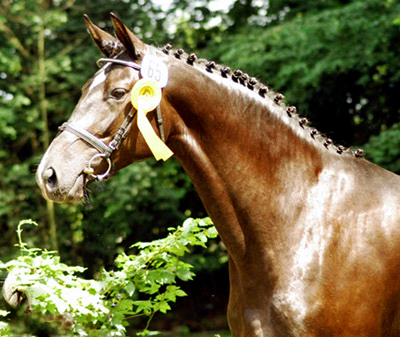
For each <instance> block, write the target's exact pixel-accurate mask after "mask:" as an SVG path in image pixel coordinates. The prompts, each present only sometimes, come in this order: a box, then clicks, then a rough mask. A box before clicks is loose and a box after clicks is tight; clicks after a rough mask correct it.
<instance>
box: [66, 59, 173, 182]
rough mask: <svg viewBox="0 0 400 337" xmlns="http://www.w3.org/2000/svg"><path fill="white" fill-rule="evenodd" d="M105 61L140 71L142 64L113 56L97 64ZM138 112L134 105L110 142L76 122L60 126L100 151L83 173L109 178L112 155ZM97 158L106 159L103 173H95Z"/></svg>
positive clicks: (98, 178) (160, 116)
mask: <svg viewBox="0 0 400 337" xmlns="http://www.w3.org/2000/svg"><path fill="white" fill-rule="evenodd" d="M105 63H113V64H117V65H122V66H125V67H129V68H132V69H134V70H136V71H139V72H140V70H141V65H139V64H137V63H135V62H132V61H124V60H119V59H113V58H101V59H99V60H98V61H97V65H98V66H99V67H101V66H103V65H104V64H105ZM156 110H157V125H158V128H159V131H160V136H161V139H162V141H163V142H164V143H165V134H164V127H163V119H162V114H161V108H160V105H158V107H157V109H156ZM136 112H137V111H136V110H135V108H134V107H132V108H131V109H130V111H129V113H128V115H127V116H126V117H125V119H124V121H123V122H122V124H121V126H120V127H119V129H118V130H117V132H116V134H115V136H114V137H113V139H112V140H111V142H110V143H109V144H106V143H105V142H103V141H102V140H100V139H99V138H97V137H96V136H94V135H93V134H92V133H90V132H89V131H87V130H86V129H84V128H81V127H80V126H78V125H76V124H74V123H71V122H66V123H64V124H62V125H61V126H60V127H59V129H60V131H68V132H70V133H72V134H74V135H75V136H77V137H78V138H80V139H82V140H83V141H85V142H86V143H88V144H89V145H91V146H92V147H94V148H95V149H96V150H97V151H98V152H99V153H97V154H95V155H94V156H93V157H92V158H91V159H90V160H89V163H88V166H87V167H86V168H85V169H84V170H83V173H84V174H85V175H87V176H90V177H92V178H94V179H96V180H99V181H101V180H104V179H106V178H107V176H108V175H109V174H110V171H111V168H112V161H111V155H112V154H113V153H114V151H117V150H118V149H119V147H120V146H121V144H122V142H123V141H124V139H125V138H126V136H127V135H128V133H129V131H130V129H131V127H132V123H133V120H134V118H135V115H136ZM97 158H101V159H104V160H105V161H106V162H107V165H108V167H107V170H106V171H105V172H104V173H102V174H95V173H94V169H93V168H92V164H93V161H94V160H95V159H97Z"/></svg>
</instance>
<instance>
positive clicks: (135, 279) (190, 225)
mask: <svg viewBox="0 0 400 337" xmlns="http://www.w3.org/2000/svg"><path fill="white" fill-rule="evenodd" d="M26 224H33V225H35V226H37V224H36V223H34V222H32V221H30V220H29V221H21V222H20V224H19V225H18V230H17V234H18V239H19V243H18V244H17V246H19V248H20V252H21V254H20V256H19V257H18V258H17V259H15V260H11V261H9V262H7V263H2V264H1V265H0V268H1V269H3V270H7V271H8V272H10V275H12V277H13V278H15V284H14V288H15V289H17V290H18V291H19V292H22V293H24V294H25V296H26V297H27V301H28V306H29V309H30V310H31V311H33V313H36V314H39V315H41V316H42V317H46V316H52V317H58V318H59V319H61V321H64V323H66V322H68V323H69V325H72V326H71V331H72V333H73V334H74V335H76V336H125V331H126V329H125V327H126V326H127V325H128V320H131V319H133V318H135V317H140V316H146V317H148V320H147V323H146V327H145V329H144V330H143V331H142V332H141V333H138V335H140V336H151V335H154V333H153V332H151V331H149V329H148V328H149V325H150V322H151V320H152V318H153V317H154V315H155V314H156V313H157V312H160V313H163V314H165V313H166V312H167V311H168V310H170V309H171V307H170V303H171V302H172V303H173V302H175V301H176V299H177V298H178V297H182V296H186V293H185V292H184V291H183V290H181V289H180V287H179V286H178V285H177V281H178V280H180V281H189V280H191V279H192V278H193V276H194V273H193V272H192V271H191V269H192V268H193V266H192V265H191V264H189V263H186V262H184V260H183V258H184V255H185V254H187V253H189V252H190V249H189V248H190V247H194V246H200V247H203V248H205V247H206V243H207V241H208V240H209V239H214V238H216V237H217V232H216V230H215V228H214V227H213V226H212V223H211V221H210V219H208V218H206V219H187V220H186V221H185V222H184V223H183V225H182V226H179V227H178V228H177V229H174V228H170V229H169V231H170V233H169V235H168V236H167V237H166V238H164V239H159V240H155V241H153V242H139V243H137V244H135V245H134V246H135V247H136V248H137V249H138V251H139V252H138V254H137V255H126V254H124V253H123V254H120V255H119V256H117V258H116V268H115V270H113V271H108V272H107V271H103V273H102V274H101V275H100V277H99V278H98V279H97V280H87V279H83V278H81V277H78V276H77V274H81V273H82V272H83V271H84V268H82V267H70V266H68V265H66V264H64V263H61V262H60V257H59V256H57V255H56V252H54V251H47V250H42V249H39V248H28V247H27V244H26V243H24V242H23V240H22V226H23V225H26ZM0 314H2V315H3V316H4V315H6V313H4V312H0ZM0 328H1V329H2V330H0V331H8V333H10V336H11V333H12V331H10V327H9V326H8V325H7V324H6V323H1V324H0ZM11 328H12V327H11Z"/></svg>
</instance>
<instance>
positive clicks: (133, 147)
mask: <svg viewBox="0 0 400 337" xmlns="http://www.w3.org/2000/svg"><path fill="white" fill-rule="evenodd" d="M111 18H112V21H113V24H114V28H115V32H116V35H117V37H118V39H117V38H114V37H113V36H111V35H110V34H108V33H107V32H105V31H103V30H101V29H100V28H99V27H97V26H95V25H94V24H93V23H92V22H91V21H90V20H89V18H88V17H85V19H86V23H87V27H88V29H89V32H90V34H91V36H92V38H93V40H94V41H95V43H96V44H97V45H98V47H99V48H100V50H101V51H102V53H103V54H104V55H105V56H106V58H105V59H101V60H99V61H100V62H99V65H100V67H101V68H100V70H99V71H98V72H97V73H96V74H95V75H94V76H93V77H92V78H91V79H90V80H89V81H88V82H87V83H86V84H85V85H84V86H83V88H82V96H81V99H80V100H79V102H78V104H77V106H76V108H75V109H74V111H73V113H72V115H71V117H70V119H69V121H68V122H67V123H64V124H63V125H62V126H61V127H60V130H61V132H60V133H59V135H58V136H57V137H56V138H55V139H54V140H53V142H52V143H51V144H50V147H49V148H48V150H47V152H46V153H45V155H44V157H43V159H42V160H41V163H40V165H39V168H38V171H37V174H36V179H37V182H38V184H39V186H40V188H41V190H42V193H43V195H44V197H46V198H48V199H51V200H54V201H58V202H63V201H77V200H79V199H81V198H82V197H83V196H84V191H85V186H86V184H87V183H89V182H90V181H92V180H94V179H95V178H97V179H103V178H105V177H106V176H108V175H109V174H110V173H111V172H114V171H116V170H118V169H120V168H122V167H125V166H127V165H128V164H130V163H131V162H133V161H137V160H141V159H144V158H146V157H149V156H150V155H151V154H152V152H151V151H150V149H149V146H148V145H147V143H146V140H145V137H143V135H142V133H141V132H140V131H139V129H138V125H137V123H136V120H137V119H138V118H139V116H138V114H137V112H138V111H137V110H138V109H135V108H133V106H132V103H131V91H132V89H133V88H134V85H135V84H136V83H137V82H138V80H139V78H140V77H142V76H141V75H140V70H141V63H142V61H143V58H144V57H145V55H146V54H151V52H150V48H151V47H149V46H147V45H145V44H144V43H143V42H142V41H140V40H139V39H138V38H137V37H136V36H135V35H134V34H133V33H132V32H131V31H130V30H129V29H128V28H127V27H126V26H125V25H124V24H123V23H122V22H121V21H120V20H119V19H118V18H117V17H116V16H115V15H113V14H111ZM150 70H151V71H153V70H154V69H150ZM156 70H157V69H156ZM142 75H143V74H142ZM164 75H165V74H164ZM158 80H159V79H158ZM156 107H157V104H156V106H155V107H153V108H151V110H154V112H153V113H151V114H149V119H150V120H151V123H152V124H154V125H152V128H151V129H152V130H151V131H152V132H153V133H154V130H156V129H157V130H158V129H159V126H160V125H157V118H155V115H156V111H157V113H158V114H160V110H158V109H156ZM158 117H160V116H158ZM158 119H159V118H158ZM147 123H148V122H147ZM133 124H134V125H133ZM131 126H132V127H131ZM157 126H158V127H157ZM157 132H159V131H157ZM154 137H155V138H157V139H156V140H159V141H160V139H159V138H158V136H156V135H155V133H154ZM154 137H153V138H154ZM124 138H126V139H125V140H124ZM150 147H151V146H150ZM128 151H129V152H130V153H129V155H128V154H127V152H128ZM153 152H154V151H153Z"/></svg>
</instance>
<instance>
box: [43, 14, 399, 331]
mask: <svg viewBox="0 0 400 337" xmlns="http://www.w3.org/2000/svg"><path fill="white" fill-rule="evenodd" d="M111 18H112V21H113V24H114V28H115V32H116V36H117V38H114V37H113V36H111V35H110V34H108V33H106V32H104V31H102V30H101V29H100V28H98V27H97V26H95V25H94V24H93V23H92V22H91V21H90V20H89V18H88V17H86V22H87V26H88V28H89V32H90V34H91V36H92V38H93V40H94V41H95V43H96V44H97V45H98V47H99V48H100V50H101V51H102V52H103V54H104V55H105V56H106V59H102V60H101V62H100V66H101V68H100V70H99V71H98V72H97V73H96V74H95V75H94V76H93V77H92V78H91V79H90V80H89V81H88V82H87V83H86V84H85V86H84V87H83V89H82V97H81V99H80V101H79V103H78V104H77V106H76V108H75V110H74V111H73V113H72V116H71V118H70V119H69V121H68V123H67V124H64V125H63V126H62V127H61V130H62V132H60V134H59V135H58V136H57V137H56V138H55V139H54V140H53V142H52V143H51V145H50V147H49V149H48V150H47V152H46V154H45V155H44V157H43V159H42V161H41V163H40V166H39V169H38V171H37V181H38V184H39V186H40V188H41V190H42V192H43V195H44V196H45V197H46V198H48V199H50V200H54V201H57V202H64V201H69V202H74V201H78V200H80V199H81V198H82V197H84V194H85V190H86V185H87V184H88V183H90V182H91V181H92V180H94V179H95V178H100V179H103V178H105V176H107V175H108V174H109V173H110V172H111V173H113V172H115V171H117V170H119V169H121V168H123V167H125V166H127V165H129V164H131V163H133V162H135V161H138V160H142V159H145V158H148V157H151V156H152V155H153V154H154V153H155V152H157V151H158V149H159V148H157V146H158V145H157V146H155V147H153V148H152V149H151V146H150V145H148V144H149V141H148V139H146V137H145V135H144V132H143V131H142V130H141V129H140V130H139V127H138V122H139V112H138V111H139V110H140V109H142V108H137V109H136V108H132V104H131V100H130V98H131V97H130V92H131V91H132V90H133V89H134V88H135V85H136V84H137V83H138V82H140V80H141V78H140V77H146V76H148V77H149V78H150V79H151V80H153V82H155V83H156V84H157V85H159V87H163V86H164V88H163V89H162V97H161V102H160V103H159V104H156V105H155V106H154V107H152V108H151V111H150V112H149V113H148V114H147V116H146V118H147V119H148V121H150V123H151V129H152V132H155V136H156V138H157V139H158V140H160V141H161V139H164V140H165V144H166V146H165V145H164V146H165V147H168V149H170V150H171V151H172V152H173V153H174V155H175V156H176V158H177V159H178V160H179V162H180V163H181V164H182V166H183V168H184V169H185V171H186V172H187V174H188V175H189V176H190V178H191V180H192V182H193V184H194V185H195V187H196V189H197V192H198V193H199V195H200V197H201V199H202V202H203V203H204V206H205V207H206V209H207V212H208V214H209V215H210V216H211V218H212V220H213V222H214V223H215V226H216V227H217V229H218V232H219V234H220V236H221V238H222V240H223V242H224V243H225V245H226V247H227V249H228V252H229V258H230V259H229V267H230V299H229V305H228V321H229V325H230V328H231V331H232V334H233V336H234V337H238V336H242V337H252V336H285V337H287V336H310V337H311V336H320V337H322V336H349V337H350V336H357V337H360V336H371V337H377V336H400V321H399V303H400V282H399V281H400V280H399V279H400V211H399V210H398V209H397V207H398V205H399V204H400V179H399V177H398V176H396V175H395V174H392V173H390V172H388V171H386V170H384V169H382V168H379V167H377V166H375V165H373V164H371V163H369V162H368V161H366V160H365V159H363V158H362V156H361V152H360V151H356V152H352V151H350V150H349V149H344V148H343V147H341V146H336V145H334V144H333V143H332V141H331V140H330V139H327V138H326V137H324V136H323V135H321V134H319V133H318V132H317V131H316V130H314V129H312V128H310V127H309V126H307V125H306V124H307V121H306V120H305V119H304V118H300V117H299V116H298V115H297V114H296V111H295V108H293V107H287V106H285V105H284V104H283V101H282V100H283V96H282V95H280V94H276V93H273V92H271V91H269V90H268V89H267V88H266V87H264V86H262V84H260V83H258V82H257V81H256V80H255V79H253V78H249V77H248V76H247V75H246V74H244V73H243V72H241V71H231V70H230V69H229V68H227V67H222V66H219V65H216V64H215V63H213V62H207V61H204V60H198V59H197V58H196V56H195V55H194V54H190V55H187V54H185V53H184V52H183V51H182V50H172V49H171V47H170V46H166V47H164V48H162V49H158V48H155V47H152V46H149V45H146V44H144V43H143V42H142V41H141V40H139V39H138V38H137V37H136V36H135V35H134V34H133V33H132V32H131V31H130V30H129V29H128V28H127V27H126V26H125V25H124V24H123V23H122V22H121V21H120V20H119V19H118V18H117V17H116V16H115V15H113V14H112V15H111ZM148 55H152V60H153V61H152V62H155V63H154V65H153V69H152V68H151V67H150V70H151V72H152V73H157V72H158V73H159V74H158V75H159V76H158V78H157V76H155V75H154V74H153V75H149V73H150V71H149V70H148V69H149V68H148V69H147V74H146V75H143V73H141V71H142V67H143V63H144V60H145V59H146V58H147V56H148ZM147 60H148V58H147ZM154 60H155V61H154ZM140 74H141V75H140ZM166 77H167V78H168V82H167V83H163V85H161V84H159V82H160V81H161V82H162V81H164V79H165V78H166ZM161 78H163V80H161ZM157 81H158V82H157ZM151 95H152V94H151V93H150V94H148V96H149V97H152V96H151ZM157 105H158V106H157ZM121 126H123V127H122V129H121ZM124 138H125V139H124ZM164 150H165V148H164ZM164 159H166V158H164Z"/></svg>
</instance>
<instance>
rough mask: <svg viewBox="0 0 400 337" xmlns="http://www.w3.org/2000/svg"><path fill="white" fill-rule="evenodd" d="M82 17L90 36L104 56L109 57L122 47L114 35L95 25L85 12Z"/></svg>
mask: <svg viewBox="0 0 400 337" xmlns="http://www.w3.org/2000/svg"><path fill="white" fill-rule="evenodd" d="M84 17H85V21H86V26H87V28H88V30H89V33H90V36H91V37H92V39H93V41H94V42H95V43H96V44H97V46H98V47H99V48H100V50H101V52H102V53H103V54H104V55H105V56H106V57H111V56H112V55H113V54H115V53H116V52H118V51H120V50H121V49H122V46H121V45H120V44H119V42H118V40H117V39H116V38H115V37H114V36H112V35H111V34H109V33H107V32H105V31H104V30H102V29H100V28H99V27H97V26H96V25H95V24H94V23H93V22H92V21H91V20H90V19H89V17H88V16H87V15H86V14H84Z"/></svg>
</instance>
